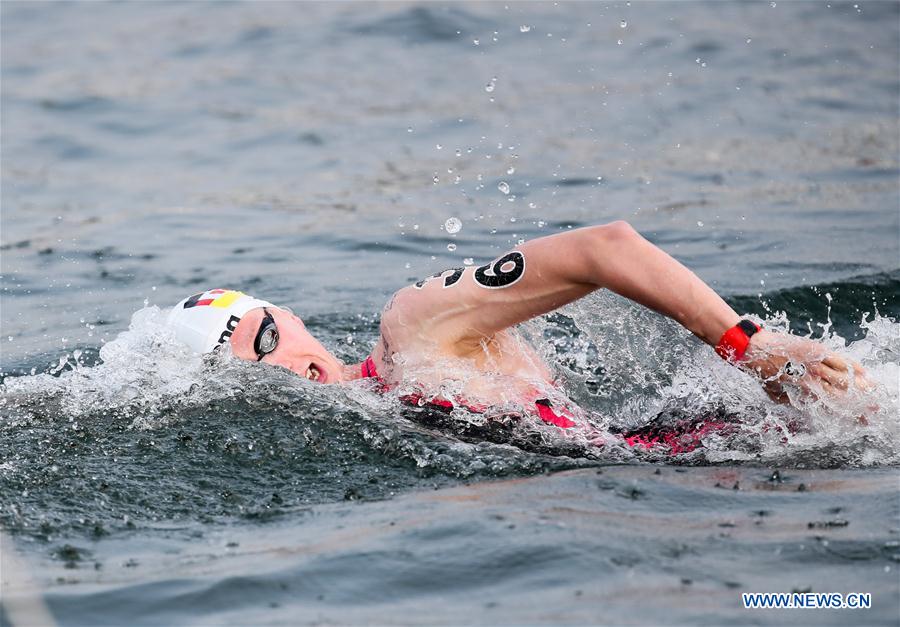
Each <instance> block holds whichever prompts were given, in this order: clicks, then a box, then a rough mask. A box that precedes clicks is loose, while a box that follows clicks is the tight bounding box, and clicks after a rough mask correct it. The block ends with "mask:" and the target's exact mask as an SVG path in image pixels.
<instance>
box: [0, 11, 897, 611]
mask: <svg viewBox="0 0 900 627" xmlns="http://www.w3.org/2000/svg"><path fill="white" fill-rule="evenodd" d="M0 16H2V103H0V104H2V196H0V200H2V222H0V226H2V236H0V245H2V251H0V254H2V277H0V280H2V292H0V297H2V312H0V316H2V317H0V321H2V339H0V350H2V364H0V369H2V374H0V376H2V387H0V525H2V529H3V531H4V535H3V547H2V549H3V551H2V554H3V571H2V575H0V578H2V580H3V586H4V587H3V603H2V612H0V622H2V623H3V624H10V623H11V624H27V623H28V620H29V619H28V617H32V618H31V619H32V620H33V617H34V616H37V614H34V612H36V611H39V610H38V609H33V606H32V609H30V610H28V609H26V610H22V609H21V607H22V604H23V603H29V602H30V603H34V602H35V600H36V599H43V602H44V603H45V604H46V606H47V607H48V608H49V612H51V614H52V616H53V618H54V620H55V621H57V622H59V623H60V624H71V625H88V624H90V625H96V624H125V623H127V624H175V623H195V624H196V623H203V624H209V623H225V622H228V623H242V624H269V623H291V624H294V623H318V624H323V623H324V624H346V623H391V624H395V623H396V624H420V623H426V624H457V623H478V624H522V623H567V624H573V623H577V624H592V623H615V624H623V623H627V624H658V623H662V622H674V623H691V624H696V623H706V624H722V623H726V622H727V623H732V624H768V623H771V624H784V623H811V624H847V623H849V622H852V623H854V624H897V623H898V616H900V579H898V570H900V502H898V498H900V497H898V466H900V422H898V388H897V385H898V376H900V367H898V355H900V325H898V322H897V319H898V316H900V214H898V206H900V183H898V174H900V170H898V136H900V128H898V101H900V67H898V55H900V43H898V42H900V32H898V18H900V5H898V3H896V2H859V3H838V2H783V1H779V2H777V3H776V2H753V3H724V2H710V3H687V2H684V3H662V2H654V3H640V2H631V3H627V2H626V3H614V4H605V3H577V4H576V3H558V4H556V3H547V4H540V3H527V4H526V3H508V4H503V3H489V4H488V3H485V4H463V3H453V4H438V3H406V2H404V3H384V4H377V5H375V4H353V3H334V4H313V3H307V4H300V3H253V4H241V3H200V2H193V3H168V4H159V3H149V2H145V3H139V2H129V3H116V4H108V3H33V2H27V3H26V2H9V1H7V2H3V3H2V5H0ZM451 217H456V218H458V219H459V220H460V221H461V222H462V228H461V230H460V231H459V232H457V233H449V232H448V231H447V230H446V229H445V228H444V224H445V222H446V220H447V219H448V218H451ZM620 218H624V219H627V220H629V221H630V222H631V223H632V224H633V225H634V226H635V227H636V228H638V229H639V230H640V231H642V232H643V233H644V234H645V235H646V236H647V237H648V238H649V239H651V240H652V241H654V242H655V243H657V244H658V245H660V246H662V247H663V248H665V249H666V250H667V251H669V252H670V253H672V254H674V255H675V256H677V257H678V258H679V259H680V260H682V261H683V262H685V263H686V264H688V265H689V266H690V267H692V268H693V269H695V270H696V271H697V272H698V273H699V274H700V276H702V277H703V278H704V279H705V280H707V281H708V282H710V283H711V284H712V285H714V286H715V287H716V288H717V289H718V290H719V291H720V292H721V293H722V294H723V295H725V296H726V298H727V299H728V300H729V301H730V302H731V303H732V304H734V305H735V307H736V308H737V309H738V310H739V311H741V312H742V313H749V314H752V315H755V316H758V317H759V318H760V319H762V320H764V321H765V322H766V323H767V324H768V325H770V326H774V327H777V328H782V329H788V328H790V329H791V330H793V332H795V333H799V334H803V335H808V334H811V335H813V336H814V337H821V338H822V339H823V341H824V342H826V343H828V344H829V345H831V346H833V347H835V348H841V349H842V350H844V351H845V352H848V353H849V354H850V355H852V356H853V357H854V358H856V359H858V360H860V361H862V362H863V364H864V365H865V366H866V367H867V368H868V369H869V371H870V373H871V375H872V377H873V378H874V379H875V380H876V381H877V382H879V384H880V389H879V390H878V391H877V392H876V393H875V397H876V398H875V399H874V400H875V402H876V404H877V405H878V409H876V410H871V409H870V410H866V411H867V412H868V416H869V424H868V426H861V425H860V424H858V422H857V421H856V420H855V418H856V416H857V415H858V412H859V411H860V404H859V403H862V401H859V402H858V403H857V404H855V405H854V403H853V402H852V400H851V401H847V402H844V403H824V402H822V403H812V404H807V405H806V406H803V407H801V408H799V409H791V408H786V407H782V406H774V405H773V404H772V403H770V402H769V401H768V399H767V397H766V396H765V395H764V394H763V393H762V391H761V390H760V389H759V387H758V386H757V385H756V384H755V383H754V382H753V380H752V379H750V378H749V377H748V376H747V375H745V374H744V373H741V372H739V371H737V370H735V369H731V368H729V367H727V366H726V365H725V364H724V363H722V362H721V361H720V360H718V358H716V357H715V356H714V355H712V354H711V352H710V351H709V350H708V349H707V348H705V347H703V346H701V345H700V344H699V343H698V342H697V341H696V340H694V339H693V338H691V337H690V336H689V335H688V334H686V333H685V332H683V331H681V330H680V329H678V328H677V327H676V326H675V325H673V324H672V323H670V322H669V321H666V320H664V319H662V318H660V317H659V316H657V315H655V314H651V313H648V312H644V311H642V310H640V309H639V308H637V307H635V306H632V305H630V304H629V303H627V302H625V301H623V300H622V299H619V298H617V297H614V296H611V295H609V294H598V295H595V296H593V297H591V298H589V299H587V300H585V301H583V302H581V303H579V304H577V305H574V306H571V307H569V308H567V309H565V310H563V311H562V312H560V313H558V314H554V315H551V316H548V317H546V318H545V319H543V320H539V321H536V322H533V323H530V324H528V325H525V328H524V329H523V332H524V333H525V334H526V335H527V336H529V337H530V338H531V340H532V342H533V343H534V344H535V345H536V346H537V348H538V350H539V351H541V353H542V354H543V355H545V356H546V357H547V359H548V361H549V362H550V363H551V364H552V365H553V367H554V368H555V370H556V374H557V375H558V376H559V377H560V379H561V380H562V381H563V387H564V390H565V392H566V394H567V395H568V396H569V397H570V398H572V399H574V400H576V401H577V402H578V404H579V405H580V406H581V408H582V409H584V412H585V416H586V419H587V420H590V421H591V422H592V423H593V424H594V425H595V426H596V427H597V428H598V429H605V430H608V431H616V430H621V429H625V428H629V427H634V426H638V425H642V424H647V423H649V422H651V421H654V420H657V421H666V420H672V419H677V418H678V417H680V416H685V415H687V416H696V415H703V414H706V413H709V414H713V415H721V414H722V413H725V414H728V415H730V416H736V417H738V418H739V419H740V420H741V422H742V424H743V426H742V428H741V430H740V431H739V432H738V433H737V434H736V435H734V436H733V437H728V438H722V437H714V436H713V437H710V438H708V440H707V441H706V442H705V447H704V448H703V449H701V450H699V451H696V452H693V453H689V454H685V455H681V456H678V457H675V458H671V457H665V456H661V455H656V456H650V455H646V454H640V453H635V452H633V451H628V450H624V449H621V448H620V447H615V446H608V447H604V448H603V449H598V448H596V447H591V446H587V445H584V444H582V443H578V442H571V441H567V440H566V438H564V437H562V436H561V435H560V434H558V433H553V432H551V431H550V430H546V429H543V430H542V428H541V427H540V426H538V425H534V424H530V423H528V422H527V421H526V422H525V423H524V424H523V425H522V426H521V430H522V433H520V434H519V435H520V436H521V437H514V438H511V439H510V441H507V442H504V441H492V442H483V441H478V440H474V439H472V438H469V437H464V435H461V432H460V431H459V430H455V429H453V426H452V425H450V426H449V427H448V426H447V425H446V424H444V425H441V426H440V427H438V426H435V425H434V424H431V423H427V422H426V423H423V422H422V421H421V420H419V419H418V417H417V416H415V415H411V414H410V413H409V412H408V411H406V410H404V409H403V408H402V407H401V406H400V405H399V403H397V401H396V398H393V397H391V396H390V395H388V396H384V397H382V396H378V395H376V394H375V393H373V391H372V390H371V388H370V387H368V386H367V385H366V384H365V383H358V384H354V385H350V386H346V387H343V388H335V387H324V386H315V385H313V384H310V383H309V382H307V381H305V380H301V379H299V378H296V377H294V376H292V375H290V374H289V373H287V372H283V371H278V370H274V369H269V368H262V367H259V366H257V365H255V364H248V363H237V362H235V361H232V360H229V359H228V358H222V359H211V360H210V359H206V360H203V359H200V358H198V357H193V356H190V355H188V354H187V353H185V352H184V350H182V349H180V348H179V347H178V346H177V345H175V344H173V343H172V341H171V339H170V338H168V336H167V335H166V333H165V331H164V329H163V328H162V327H161V319H162V315H163V314H164V311H165V309H166V308H167V307H168V306H170V305H171V304H173V303H174V302H176V301H178V300H179V299H180V298H182V297H184V296H185V295H188V294H191V293H195V292H198V291H201V290H204V289H208V288H213V287H232V288H235V289H240V290H243V291H245V292H248V293H251V294H256V295H259V296H260V297H262V298H266V299H267V300H271V301H273V302H276V303H281V304H285V305H288V306H290V307H291V308H293V309H294V310H295V311H296V312H297V313H298V314H299V315H301V316H302V317H303V318H304V319H305V320H306V321H307V324H308V326H309V327H310V329H311V330H312V331H313V332H314V333H315V334H317V335H318V336H319V337H320V338H322V340H323V341H324V343H325V344H326V346H328V347H329V348H331V349H332V350H333V351H335V352H336V353H337V354H338V355H339V356H341V357H343V358H345V359H347V360H361V359H362V358H364V357H365V356H366V354H367V353H368V351H369V350H370V349H371V347H372V345H373V342H374V341H375V339H376V334H377V319H378V312H379V311H380V309H381V307H382V306H383V304H384V302H385V301H386V299H387V298H388V297H389V295H390V294H391V292H392V291H394V290H395V289H397V288H399V287H401V286H403V285H406V284H407V283H409V282H410V281H413V280H416V279H419V278H421V277H424V276H427V275H429V274H431V273H433V272H434V271H436V270H439V269H442V268H445V267H450V266H454V265H460V264H461V263H469V260H470V259H471V260H474V262H484V261H487V260H489V259H491V258H493V257H495V256H496V255H497V254H498V253H499V252H500V251H503V250H505V249H507V248H509V247H511V246H513V245H515V244H516V242H518V241H519V240H520V239H530V238H535V237H539V236H541V235H546V234H550V233H555V232H558V231H560V230H565V229H568V228H575V227H579V226H583V225H588V224H594V223H601V222H606V221H610V220H614V219H620ZM660 337H664V338H666V342H665V344H663V345H664V346H665V350H661V348H660V347H661V344H660V341H659V339H658V338H660ZM870 401H871V399H870ZM863 404H865V403H863ZM453 418H454V420H459V421H463V422H465V421H467V420H471V419H472V417H471V416H466V415H465V412H456V413H455V414H454V415H453ZM796 424H802V425H803V428H802V429H801V430H800V431H797V432H796V433H793V434H792V433H791V430H789V429H787V425H796ZM753 591H758V592H765V591H771V592H791V591H813V592H832V591H833V592H843V593H847V592H870V593H871V594H872V595H873V604H872V607H871V609H868V610H802V611H801V610H793V611H790V610H780V611H774V610H767V611H763V610H755V611H754V610H744V609H743V608H742V606H741V602H740V593H741V592H753ZM23 611H24V614H23ZM29 612H31V613H29ZM23 616H24V617H25V618H23Z"/></svg>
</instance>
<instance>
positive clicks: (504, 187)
mask: <svg viewBox="0 0 900 627" xmlns="http://www.w3.org/2000/svg"><path fill="white" fill-rule="evenodd" d="M497 189H499V190H500V191H501V192H503V193H504V194H508V193H509V183H507V182H506V181H500V182H499V183H497Z"/></svg>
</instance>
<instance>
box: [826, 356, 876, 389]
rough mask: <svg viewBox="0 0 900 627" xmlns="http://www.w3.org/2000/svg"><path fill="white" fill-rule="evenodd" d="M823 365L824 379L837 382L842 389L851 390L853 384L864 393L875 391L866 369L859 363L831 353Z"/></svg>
mask: <svg viewBox="0 0 900 627" xmlns="http://www.w3.org/2000/svg"><path fill="white" fill-rule="evenodd" d="M821 365H822V366H823V368H824V370H823V378H825V379H826V380H827V381H828V382H830V383H832V384H834V383H835V382H837V385H838V386H839V387H841V388H842V389H845V390H846V389H849V388H850V387H851V383H852V386H853V387H855V388H856V389H858V390H862V391H864V392H871V391H872V390H873V389H875V384H874V382H872V380H871V379H869V377H868V373H867V372H866V369H865V368H863V367H862V364H860V363H859V362H857V361H854V360H852V359H846V358H844V357H841V356H840V355H836V354H835V353H829V354H828V355H827V356H826V357H825V359H823V360H822V364H821Z"/></svg>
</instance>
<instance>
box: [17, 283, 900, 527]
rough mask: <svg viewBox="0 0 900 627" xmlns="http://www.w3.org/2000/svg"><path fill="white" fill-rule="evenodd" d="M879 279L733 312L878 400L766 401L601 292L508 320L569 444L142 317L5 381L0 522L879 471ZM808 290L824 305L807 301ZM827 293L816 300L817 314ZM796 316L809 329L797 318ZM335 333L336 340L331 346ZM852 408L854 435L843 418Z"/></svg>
mask: <svg viewBox="0 0 900 627" xmlns="http://www.w3.org/2000/svg"><path fill="white" fill-rule="evenodd" d="M896 282H897V275H896V273H892V274H887V275H879V276H876V277H871V278H868V279H866V278H863V279H858V280H853V281H847V282H844V283H841V284H829V285H827V286H817V287H815V288H797V289H795V290H786V291H782V292H776V293H773V294H768V295H766V296H765V297H764V298H763V299H762V300H761V301H759V300H758V301H756V302H755V303H754V302H753V301H752V300H751V299H747V300H746V301H742V300H741V299H732V302H733V303H736V304H738V305H740V303H742V302H745V303H746V305H744V306H741V307H739V308H740V309H742V310H745V311H747V310H749V311H750V312H751V313H752V312H760V311H763V312H765V313H764V314H763V315H759V314H758V313H757V317H758V319H759V320H760V321H762V322H763V323H764V324H766V325H767V326H768V327H770V328H774V329H781V330H787V329H789V328H791V329H794V330H797V329H802V328H804V327H806V328H807V329H808V328H812V325H813V324H814V323H815V324H816V325H817V329H818V333H817V336H818V337H820V338H821V341H822V342H824V343H825V344H826V345H828V346H829V347H831V348H833V349H837V350H841V351H843V352H845V353H847V354H849V356H850V357H852V358H853V359H856V360H857V361H859V362H861V363H862V364H863V366H865V367H866V368H867V369H868V371H869V374H870V376H871V377H872V378H873V379H874V380H875V381H876V382H877V383H878V384H879V387H878V390H877V391H876V392H875V393H874V397H872V396H870V397H867V398H866V399H858V398H857V399H854V398H848V399H844V400H842V401H840V402H838V401H834V400H818V401H803V402H801V401H798V402H797V406H796V407H792V406H785V405H776V404H774V403H772V402H771V401H770V400H769V399H768V397H766V395H765V393H764V392H763V391H762V389H761V387H760V386H759V385H758V383H757V381H756V380H755V379H754V378H753V377H751V376H750V375H749V374H747V373H745V372H743V371H740V370H738V369H735V368H732V367H730V366H728V365H727V364H725V363H724V362H722V361H721V360H719V359H718V358H717V357H716V356H715V355H714V354H713V353H712V351H710V350H709V349H708V348H707V347H705V346H703V345H702V344H700V343H699V342H698V341H697V340H696V339H694V338H693V337H692V336H690V334H688V333H687V332H686V331H684V330H683V329H681V328H680V327H678V326H677V325H676V324H675V323H673V322H671V321H670V320H668V319H665V318H662V317H661V316H659V315H657V314H654V313H652V312H649V311H647V310H644V309H643V308H640V307H638V306H636V305H634V304H632V303H630V302H629V301H626V300H624V299H622V298H619V297H617V296H615V295H613V294H609V293H603V292H601V293H598V294H596V295H594V296H592V297H590V298H588V299H584V300H582V301H580V302H579V303H576V304H574V305H572V306H569V307H567V308H565V309H564V310H562V311H561V312H559V313H556V314H553V315H550V316H546V317H544V318H542V319H539V320H536V321H532V322H531V323H528V324H526V325H523V328H522V332H523V334H524V335H525V336H526V337H528V338H529V339H530V340H531V341H532V343H533V344H534V345H535V346H536V347H537V348H538V350H539V351H540V352H541V353H542V355H543V357H544V358H545V359H546V360H547V362H548V363H550V364H554V365H555V367H556V369H557V371H556V374H557V375H558V376H559V379H560V380H561V381H562V382H563V384H562V386H561V388H560V389H558V390H555V391H553V392H552V394H555V395H556V397H554V398H553V399H552V400H553V401H554V404H556V403H562V404H566V405H567V406H568V407H570V408H572V409H573V414H574V417H575V418H576V419H577V420H578V421H579V425H580V426H579V428H578V429H573V430H570V431H563V430H560V429H557V428H556V427H552V426H550V425H544V424H542V423H540V421H539V420H537V419H532V418H530V417H528V416H525V417H524V418H522V419H521V420H520V421H518V422H516V423H515V424H514V425H512V426H511V427H509V425H507V427H509V428H505V429H499V430H498V429H487V430H486V429H484V417H482V416H478V415H474V414H472V413H471V412H467V411H465V410H464V409H463V408H455V409H454V410H453V411H452V412H450V413H448V414H442V415H438V416H437V417H435V415H434V414H428V413H427V412H422V411H417V410H416V409H415V408H407V407H404V405H403V404H402V403H401V402H400V401H399V399H398V393H394V394H378V393H376V392H375V391H374V390H373V389H372V385H371V382H366V381H361V382H356V383H353V384H350V385H346V386H340V387H337V386H320V385H315V384H312V383H310V382H308V381H306V380H304V379H301V378H298V377H296V376H294V375H293V374H291V373H289V372H287V371H284V370H281V369H277V368H268V367H260V366H259V365H258V364H252V363H248V362H242V361H239V360H236V359H233V358H231V357H230V356H229V355H228V354H223V355H218V356H204V357H201V356H197V355H194V354H192V353H190V352H188V351H187V350H186V349H185V348H184V347H182V346H181V345H180V344H178V343H177V342H175V341H174V340H173V339H172V338H171V337H170V336H169V334H168V331H167V330H166V329H165V327H164V325H163V319H164V317H165V316H164V314H163V312H161V311H160V310H159V309H158V308H156V307H148V308H145V309H142V310H140V311H138V312H136V313H135V314H134V316H133V319H132V321H131V325H130V327H129V329H128V331H126V332H124V333H122V334H120V336H119V337H118V338H116V339H115V340H114V341H111V342H108V343H107V344H105V345H104V346H103V347H102V348H100V349H99V351H97V350H96V349H95V350H93V351H75V352H72V353H67V354H65V355H62V356H60V357H58V359H57V360H55V365H54V366H53V367H52V368H50V369H47V371H45V372H43V373H40V374H26V375H20V376H7V377H6V378H5V380H4V381H3V384H2V386H0V459H2V462H0V477H2V481H0V500H2V501H3V502H5V503H9V504H10V506H9V507H8V508H6V509H4V510H3V511H2V513H0V523H2V524H3V526H4V527H6V528H7V529H10V530H12V531H13V532H17V531H18V532H24V533H28V534H31V535H34V536H36V537H40V538H49V537H53V536H54V535H56V534H59V533H64V532H67V531H73V530H75V531H78V532H82V533H86V534H88V535H95V536H102V535H105V534H107V533H110V532H111V531H113V530H116V529H131V528H133V527H135V526H156V525H159V524H166V525H174V526H175V527H177V526H178V525H179V524H181V523H182V522H184V521H190V520H197V519H200V520H203V521H211V520H220V519H221V520H231V519H234V518H238V519H244V518H251V519H254V520H266V519H269V518H274V517H278V516H280V515H283V514H285V513H287V512H303V511H305V509H306V508H308V507H309V506H310V505H312V504H315V503H321V502H333V501H339V500H342V499H347V500H355V499H380V498H386V497H389V496H391V495H393V494H395V493H397V492H399V491H407V490H411V489H422V488H426V487H432V486H443V485H449V484H454V483H457V482H459V481H464V480H471V479H475V478H491V477H503V476H527V475H533V474H536V473H542V472H546V471H549V470H560V469H566V468H576V467H583V466H593V465H598V464H608V463H621V462H644V461H663V462H666V463H675V464H691V465H710V464H754V465H757V464H765V465H770V466H781V467H795V468H804V467H818V468H822V467H832V468H833V467H837V468H849V467H872V466H895V465H897V464H898V463H900V444H898V443H900V437H898V436H900V425H898V406H900V399H898V391H897V386H896V381H897V380H898V377H900V366H898V355H900V333H898V331H900V326H898V322H897V321H896V319H895V318H893V317H890V316H888V315H886V313H885V312H894V311H895V309H894V308H895V307H896V296H895V292H894V291H892V290H894V287H895V285H896ZM866 288H868V289H869V291H866ZM816 293H820V294H822V298H823V299H824V301H825V303H824V305H817V304H816V303H815V302H814V299H813V298H811V297H810V296H809V294H813V295H815V294H816ZM825 294H832V298H831V300H830V305H831V308H830V309H829V308H828V305H829V301H828V299H827V298H826V297H825ZM873 294H874V296H873ZM871 298H875V299H876V302H877V303H879V307H880V308H881V307H883V309H879V312H880V313H870V314H869V315H868V317H866V318H862V317H861V318H860V319H859V321H858V322H857V323H856V324H853V323H851V322H850V320H848V319H846V318H843V317H841V318H838V317H837V314H838V313H840V315H841V316H844V315H845V313H844V312H845V311H854V312H855V311H856V309H853V308H852V307H850V309H842V308H841V307H843V305H839V303H841V302H842V300H843V299H848V300H853V301H854V302H855V305H854V306H856V307H860V308H861V307H862V303H863V302H867V301H869V300H870V299H871ZM878 299H880V300H878ZM763 301H764V302H763ZM779 303H784V304H785V307H787V306H790V307H794V309H792V310H791V311H792V314H791V315H788V313H786V312H785V311H779V312H776V311H775V306H776V305H777V304H779ZM816 307H820V308H819V309H816ZM821 307H824V309H821ZM798 311H804V312H819V311H824V312H825V317H824V320H822V321H821V322H818V321H817V320H816V318H812V320H810V319H802V318H800V315H799V314H798V313H797V312H798ZM829 312H830V314H829ZM363 322H364V324H365V325H366V329H359V328H358V325H359V323H360V318H359V317H356V316H353V317H352V320H350V319H349V318H348V319H343V318H341V317H340V316H338V319H331V318H329V319H322V320H319V321H315V320H313V321H310V327H311V329H312V331H313V332H314V333H318V334H320V335H322V336H323V338H324V341H325V344H326V345H329V346H331V347H332V348H335V350H336V352H337V353H338V355H339V356H340V357H341V358H343V359H348V360H349V359H362V358H363V357H364V356H365V354H366V352H367V349H368V347H369V346H370V344H371V343H372V342H374V340H375V339H376V337H375V333H376V329H377V325H375V324H374V318H372V319H369V318H365V320H363ZM329 329H330V330H331V331H330V335H329ZM348 329H353V330H355V331H354V333H355V336H356V337H355V340H354V342H353V343H349V342H346V341H345V339H346V337H347V333H348ZM635 329H640V330H641V332H640V333H635V332H634V330H635ZM846 329H849V332H848V331H845V330H846ZM842 330H843V331H842ZM847 336H851V337H855V338H857V339H851V340H848V339H847ZM660 338H665V341H664V342H663V341H661V340H660ZM851 396H852V395H851ZM873 404H874V405H877V409H875V410H872V409H870V408H868V406H870V405H873ZM513 411H514V410H513ZM860 412H865V413H866V415H867V417H868V425H866V426H864V425H861V424H860V423H859V422H858V421H857V419H856V418H857V416H859V415H860ZM520 413H521V412H520ZM723 419H724V420H727V421H729V422H731V423H733V424H735V425H736V427H735V428H733V429H729V430H727V431H719V432H710V433H709V434H706V435H704V436H703V437H702V446H700V447H698V448H696V449H695V450H686V451H685V452H683V453H682V454H679V455H675V456H673V455H671V454H670V453H671V451H665V450H649V451H648V450H642V449H640V448H638V449H633V448H631V447H629V446H626V445H625V444H624V443H623V439H622V435H621V434H622V433H623V432H628V431H629V430H634V429H646V428H647V427H648V426H649V427H650V428H652V429H657V430H658V429H664V428H667V426H671V425H674V424H679V423H680V422H684V421H685V420H688V421H693V422H694V423H696V422H697V421H698V420H699V421H704V420H707V421H722V420H723ZM598 444H602V446H598Z"/></svg>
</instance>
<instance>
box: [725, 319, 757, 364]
mask: <svg viewBox="0 0 900 627" xmlns="http://www.w3.org/2000/svg"><path fill="white" fill-rule="evenodd" d="M759 329H760V327H759V326H758V325H756V324H754V323H753V322H750V321H749V320H741V321H740V322H738V323H737V324H736V325H734V326H733V327H731V328H730V329H728V330H727V331H725V333H723V334H722V338H721V339H720V340H719V343H718V344H716V352H717V353H718V354H719V357H721V358H722V359H725V360H726V361H740V360H742V359H743V358H744V353H746V352H747V347H748V346H750V338H751V337H753V334H754V333H756V332H757V331H759Z"/></svg>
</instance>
